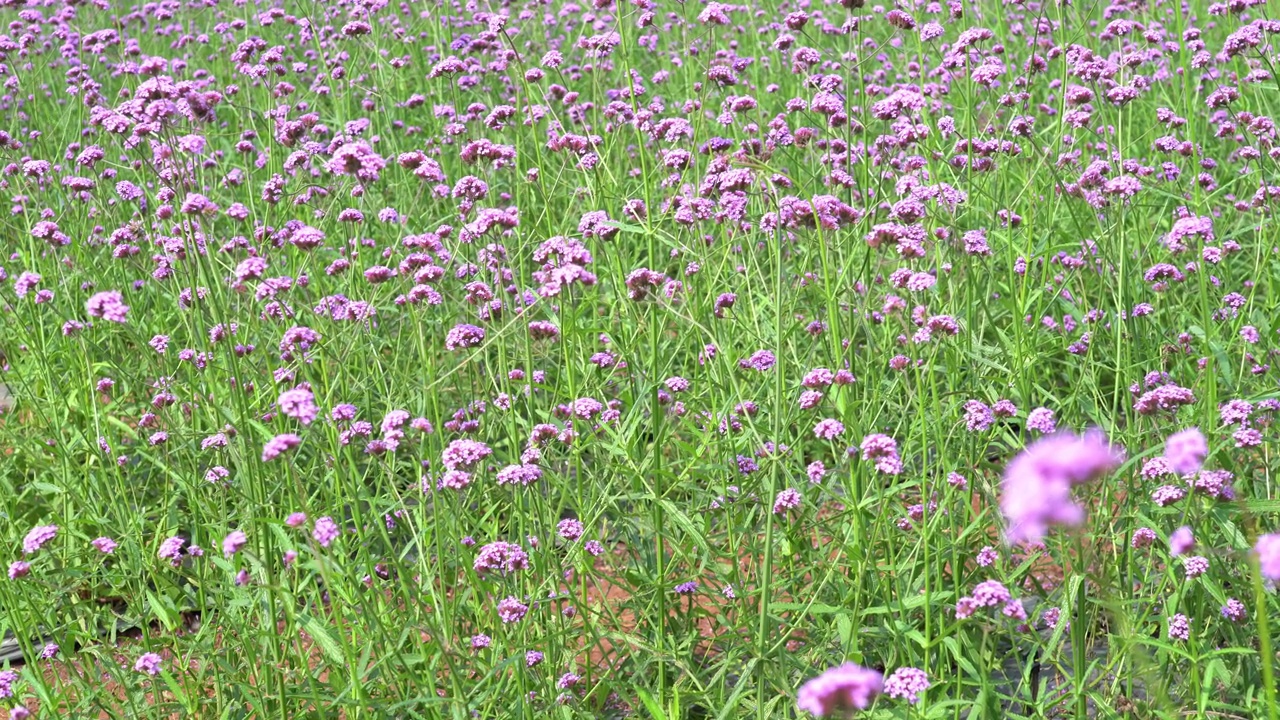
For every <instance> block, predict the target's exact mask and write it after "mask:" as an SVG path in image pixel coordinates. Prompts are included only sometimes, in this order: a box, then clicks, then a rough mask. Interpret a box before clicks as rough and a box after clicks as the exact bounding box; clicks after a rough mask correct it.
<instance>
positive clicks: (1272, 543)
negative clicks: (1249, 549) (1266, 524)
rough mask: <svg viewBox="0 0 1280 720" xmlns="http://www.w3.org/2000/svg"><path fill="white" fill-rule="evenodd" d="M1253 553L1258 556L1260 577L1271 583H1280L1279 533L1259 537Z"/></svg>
mask: <svg viewBox="0 0 1280 720" xmlns="http://www.w3.org/2000/svg"><path fill="white" fill-rule="evenodd" d="M1253 551H1254V552H1255V553H1257V555H1258V564H1259V565H1260V566H1261V569H1262V577H1264V578H1266V579H1268V580H1270V581H1271V582H1280V533H1271V534H1268V535H1259V536H1258V541H1257V542H1256V543H1254V546H1253Z"/></svg>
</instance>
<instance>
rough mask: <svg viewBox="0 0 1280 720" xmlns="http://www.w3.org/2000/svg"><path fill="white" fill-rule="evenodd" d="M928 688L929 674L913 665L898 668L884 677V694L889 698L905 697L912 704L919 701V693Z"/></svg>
mask: <svg viewBox="0 0 1280 720" xmlns="http://www.w3.org/2000/svg"><path fill="white" fill-rule="evenodd" d="M928 689H929V676H928V675H925V674H924V671H923V670H919V669H917V668H913V667H904V668H898V669H897V670H894V671H893V674H891V675H890V676H889V677H887V678H885V679H884V694H885V695H888V696H889V697H891V698H906V699H907V702H909V703H911V704H912V705H914V704H916V703H918V702H920V695H921V693H923V692H924V691H925V690H928Z"/></svg>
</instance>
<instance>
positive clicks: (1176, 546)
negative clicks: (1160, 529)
mask: <svg viewBox="0 0 1280 720" xmlns="http://www.w3.org/2000/svg"><path fill="white" fill-rule="evenodd" d="M1195 546H1196V538H1195V535H1193V534H1192V533H1191V528H1189V527H1187V526H1186V525H1183V526H1182V527H1180V528H1178V529H1177V530H1174V531H1173V534H1171V535H1170V536H1169V554H1170V555H1172V556H1174V557H1177V556H1179V555H1185V554H1186V553H1188V552H1190V551H1191V548H1193V547H1195Z"/></svg>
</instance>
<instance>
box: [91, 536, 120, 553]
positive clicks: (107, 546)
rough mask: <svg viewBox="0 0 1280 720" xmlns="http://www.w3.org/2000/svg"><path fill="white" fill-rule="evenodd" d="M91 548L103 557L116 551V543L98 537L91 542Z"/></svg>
mask: <svg viewBox="0 0 1280 720" xmlns="http://www.w3.org/2000/svg"><path fill="white" fill-rule="evenodd" d="M92 544H93V546H94V547H95V548H97V549H98V552H100V553H102V554H103V555H110V554H111V553H113V552H115V551H116V541H115V540H112V539H111V538H109V537H100V538H97V539H95V540H94V541H93V543H92Z"/></svg>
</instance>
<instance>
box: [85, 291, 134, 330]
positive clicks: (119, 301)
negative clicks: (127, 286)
mask: <svg viewBox="0 0 1280 720" xmlns="http://www.w3.org/2000/svg"><path fill="white" fill-rule="evenodd" d="M84 307H85V311H86V312H88V313H89V317H96V318H102V319H103V320H109V321H111V322H117V323H122V322H124V321H125V315H127V314H128V313H129V306H128V305H125V304H124V297H123V296H122V295H121V294H120V291H118V290H107V291H105V292H100V293H98V294H96V295H94V296H93V297H91V298H89V300H88V301H86V302H85V304H84Z"/></svg>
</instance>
